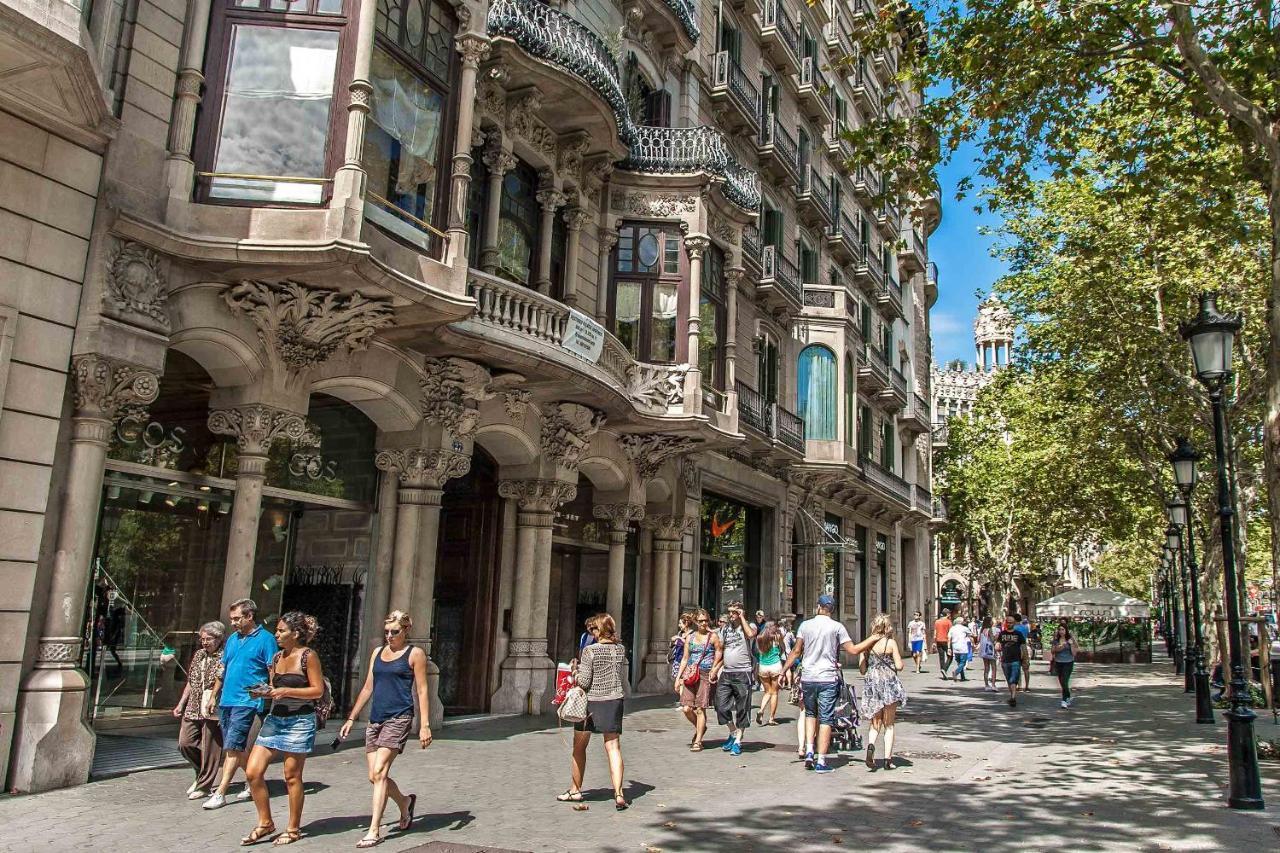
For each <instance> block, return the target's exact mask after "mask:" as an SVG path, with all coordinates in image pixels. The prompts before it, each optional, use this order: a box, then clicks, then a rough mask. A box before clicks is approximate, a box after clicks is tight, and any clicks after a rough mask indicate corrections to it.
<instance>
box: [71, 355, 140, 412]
mask: <svg viewBox="0 0 1280 853" xmlns="http://www.w3.org/2000/svg"><path fill="white" fill-rule="evenodd" d="M71 371H72V376H73V378H74V379H75V390H74V395H75V407H76V411H75V417H77V418H96V419H101V420H108V421H109V420H112V419H114V418H115V416H116V414H117V413H118V412H119V411H120V410H121V409H123V408H128V407H135V406H146V405H149V404H151V403H153V402H155V399H156V397H158V396H159V395H160V377H159V376H158V375H156V373H155V371H152V370H147V369H146V368H144V367H137V366H136V365H132V364H128V363H126V362H122V361H117V360H115V359H110V358H106V357H105V356H101V355H98V354H97V353H86V354H85V355H78V356H75V357H74V358H72V359H71Z"/></svg>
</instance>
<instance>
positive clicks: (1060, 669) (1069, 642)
mask: <svg viewBox="0 0 1280 853" xmlns="http://www.w3.org/2000/svg"><path fill="white" fill-rule="evenodd" d="M1052 651H1053V660H1052V666H1053V673H1054V675H1056V676H1058V686H1059V687H1061V688H1062V705H1061V706H1062V707H1063V708H1070V707H1071V701H1072V698H1071V673H1072V671H1073V670H1075V668H1076V640H1075V637H1073V636H1071V629H1070V628H1068V627H1067V623H1065V622H1064V623H1062V624H1061V625H1059V626H1058V630H1056V631H1054V632H1053V649H1052Z"/></svg>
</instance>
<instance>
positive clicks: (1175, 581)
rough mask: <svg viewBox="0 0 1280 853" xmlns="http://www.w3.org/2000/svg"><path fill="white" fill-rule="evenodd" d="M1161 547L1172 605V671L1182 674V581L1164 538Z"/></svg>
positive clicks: (1183, 623) (1184, 634) (1183, 616)
mask: <svg viewBox="0 0 1280 853" xmlns="http://www.w3.org/2000/svg"><path fill="white" fill-rule="evenodd" d="M1160 547H1161V553H1162V554H1163V555H1164V565H1165V571H1167V572H1168V574H1169V601H1170V602H1171V604H1172V606H1173V672H1174V675H1182V665H1183V663H1184V660H1185V659H1184V658H1183V656H1182V650H1183V648H1184V647H1185V646H1186V630H1185V629H1186V618H1185V616H1186V614H1185V612H1184V611H1183V609H1182V597H1181V589H1182V581H1181V579H1180V578H1179V577H1178V564H1177V562H1176V561H1175V559H1174V556H1173V549H1172V548H1170V547H1169V543H1168V541H1167V540H1166V541H1165V543H1164V545H1162V546H1160Z"/></svg>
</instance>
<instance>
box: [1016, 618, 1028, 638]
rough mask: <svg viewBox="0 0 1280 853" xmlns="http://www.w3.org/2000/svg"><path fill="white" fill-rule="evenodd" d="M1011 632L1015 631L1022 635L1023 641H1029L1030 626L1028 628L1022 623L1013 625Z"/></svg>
mask: <svg viewBox="0 0 1280 853" xmlns="http://www.w3.org/2000/svg"><path fill="white" fill-rule="evenodd" d="M1013 630H1015V631H1017V632H1018V633H1019V634H1021V635H1022V639H1024V640H1029V639H1031V626H1030V625H1027V624H1024V623H1022V622H1019V623H1018V624H1017V625H1014V626H1013Z"/></svg>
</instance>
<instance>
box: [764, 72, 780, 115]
mask: <svg viewBox="0 0 1280 853" xmlns="http://www.w3.org/2000/svg"><path fill="white" fill-rule="evenodd" d="M778 95H779V88H778V78H777V77H775V76H773V75H772V74H770V73H768V72H765V73H764V74H761V75H760V96H761V97H760V109H761V110H763V112H764V113H765V114H766V115H770V116H776V115H777V114H778Z"/></svg>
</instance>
